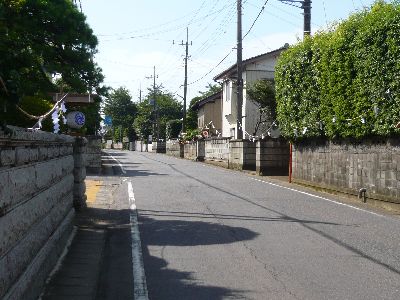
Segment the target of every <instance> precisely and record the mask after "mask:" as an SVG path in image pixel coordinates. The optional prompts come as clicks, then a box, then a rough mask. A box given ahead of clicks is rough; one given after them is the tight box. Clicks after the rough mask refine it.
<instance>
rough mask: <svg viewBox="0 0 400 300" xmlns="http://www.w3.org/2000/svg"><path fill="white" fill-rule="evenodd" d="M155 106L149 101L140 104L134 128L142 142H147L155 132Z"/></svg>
mask: <svg viewBox="0 0 400 300" xmlns="http://www.w3.org/2000/svg"><path fill="white" fill-rule="evenodd" d="M152 112H153V106H151V105H150V103H149V102H148V101H143V102H141V103H139V104H138V113H137V115H136V118H135V121H134V122H133V127H134V129H135V131H136V134H137V135H138V136H139V138H140V139H141V140H142V141H147V139H148V136H149V135H151V134H152V132H153V117H152V116H153V114H152Z"/></svg>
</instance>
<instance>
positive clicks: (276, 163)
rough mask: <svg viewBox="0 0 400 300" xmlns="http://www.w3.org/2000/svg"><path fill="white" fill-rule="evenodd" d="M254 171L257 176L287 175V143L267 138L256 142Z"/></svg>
mask: <svg viewBox="0 0 400 300" xmlns="http://www.w3.org/2000/svg"><path fill="white" fill-rule="evenodd" d="M256 147H257V148H256V171H257V173H258V174H259V175H265V176H268V175H281V176H285V175H288V173H289V155H290V153H289V150H290V149H289V143H288V142H287V141H286V140H284V139H273V138H267V139H265V140H260V141H257V146H256Z"/></svg>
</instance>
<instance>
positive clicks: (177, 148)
mask: <svg viewBox="0 0 400 300" xmlns="http://www.w3.org/2000/svg"><path fill="white" fill-rule="evenodd" d="M183 151H184V150H183V147H182V146H181V144H180V143H179V141H178V140H168V141H167V143H166V153H167V155H171V156H175V157H183Z"/></svg>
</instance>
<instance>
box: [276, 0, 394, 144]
mask: <svg viewBox="0 0 400 300" xmlns="http://www.w3.org/2000/svg"><path fill="white" fill-rule="evenodd" d="M275 81H276V98H277V119H278V121H279V124H280V128H281V131H282V133H283V134H284V136H286V137H287V138H289V139H292V140H298V139H302V138H311V137H312V138H315V137H327V138H329V139H334V138H356V139H360V138H363V137H367V136H399V135H400V129H399V128H396V124H398V123H399V122H400V95H399V91H400V2H399V1H393V2H392V3H385V2H384V1H382V0H380V1H376V2H375V4H374V5H373V6H372V7H371V8H370V9H365V10H363V11H361V12H358V13H355V14H353V15H352V16H350V17H349V19H347V20H346V21H343V22H342V23H340V24H338V25H336V26H334V27H332V28H331V29H330V30H327V31H325V32H319V33H317V34H316V35H315V36H314V37H307V38H305V40H304V41H303V42H300V43H298V44H296V45H294V46H292V47H290V48H289V49H288V50H287V51H285V52H284V53H282V54H281V56H280V58H279V61H278V64H277V66H276V70H275Z"/></svg>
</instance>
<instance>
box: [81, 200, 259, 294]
mask: <svg viewBox="0 0 400 300" xmlns="http://www.w3.org/2000/svg"><path fill="white" fill-rule="evenodd" d="M129 215H130V210H128V209H122V210H115V209H114V210H109V209H100V208H85V209H83V210H82V211H80V212H77V214H76V221H75V225H76V226H78V228H80V229H81V230H86V231H88V230H94V231H98V230H101V231H104V232H105V234H106V237H105V245H104V247H103V250H102V249H98V251H102V254H101V256H102V260H103V261H102V263H101V271H100V273H99V274H98V277H99V278H98V284H97V292H96V299H100V300H105V299H107V300H114V299H133V298H130V297H131V296H132V292H133V280H134V278H133V277H132V258H131V257H132V256H131V233H130V220H129ZM139 221H140V235H141V238H142V251H143V260H144V266H145V273H146V279H147V286H148V291H149V298H150V299H165V300H169V299H171V300H172V299H174V300H176V299H191V300H200V299H204V300H206V299H207V300H209V299H215V300H219V299H244V298H245V297H244V294H245V293H246V291H243V290H234V289H228V288H224V287H218V286H211V285H205V284H204V283H202V282H199V281H197V280H196V278H195V270H194V271H193V272H183V271H179V270H175V269H172V268H169V267H168V262H167V260H165V259H164V258H163V257H158V256H153V255H151V254H150V253H149V248H148V247H149V246H151V245H158V246H167V245H171V246H196V245H213V244H229V243H235V242H239V241H244V240H251V239H254V238H255V237H257V236H258V234H257V233H255V232H252V231H250V230H248V229H245V228H241V227H230V226H225V225H221V224H218V223H209V222H202V221H187V220H156V219H153V218H150V217H139ZM92 251H94V249H92ZM91 255H93V253H92V254H91ZM83 263H85V262H83ZM223 271H224V270H221V273H222V272H223ZM129 289H130V290H129Z"/></svg>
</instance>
